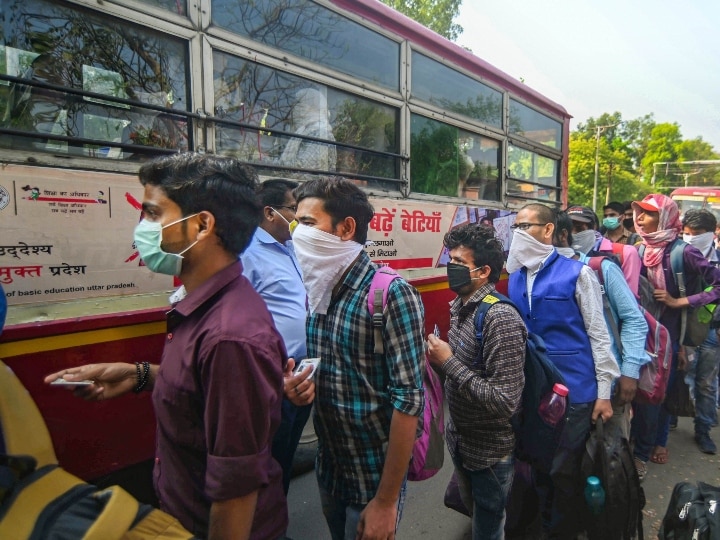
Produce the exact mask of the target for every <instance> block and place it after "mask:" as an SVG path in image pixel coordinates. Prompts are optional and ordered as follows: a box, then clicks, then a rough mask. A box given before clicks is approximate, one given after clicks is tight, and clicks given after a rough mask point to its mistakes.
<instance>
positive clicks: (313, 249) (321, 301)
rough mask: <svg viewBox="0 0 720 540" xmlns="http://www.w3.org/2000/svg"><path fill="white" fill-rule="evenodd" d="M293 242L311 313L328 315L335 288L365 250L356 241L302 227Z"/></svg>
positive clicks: (293, 237)
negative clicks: (348, 268)
mask: <svg viewBox="0 0 720 540" xmlns="http://www.w3.org/2000/svg"><path fill="white" fill-rule="evenodd" d="M292 240H293V247H294V248H295V256H296V257H297V260H298V264H299V265H300V270H301V271H302V274H303V281H304V283H305V289H307V293H308V304H309V305H310V311H311V312H312V313H317V314H319V315H325V314H327V310H328V307H329V306H330V299H331V297H332V290H333V287H335V285H336V284H337V282H338V280H339V279H340V276H342V274H343V272H344V271H345V270H346V269H347V267H348V266H350V264H351V263H352V262H353V261H354V260H355V259H356V258H357V256H358V254H359V253H360V251H362V248H363V247H362V245H361V244H358V243H357V242H355V241H353V240H341V239H340V238H338V237H337V236H335V235H334V234H330V233H327V232H325V231H321V230H320V229H316V228H315V227H309V226H308V225H303V224H302V223H300V224H298V226H297V227H295V231H294V232H293V235H292Z"/></svg>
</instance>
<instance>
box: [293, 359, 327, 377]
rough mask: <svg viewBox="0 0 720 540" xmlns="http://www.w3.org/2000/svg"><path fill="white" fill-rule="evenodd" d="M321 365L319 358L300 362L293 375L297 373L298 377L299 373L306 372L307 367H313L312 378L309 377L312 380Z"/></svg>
mask: <svg viewBox="0 0 720 540" xmlns="http://www.w3.org/2000/svg"><path fill="white" fill-rule="evenodd" d="M319 363H320V359H319V358H305V359H304V360H300V363H299V364H298V365H297V366H295V369H294V370H293V373H295V374H296V375H297V374H298V373H302V372H303V371H305V368H306V367H308V366H312V371H311V372H310V377H309V378H310V379H312V378H313V375H315V370H316V369H317V367H318V364H319Z"/></svg>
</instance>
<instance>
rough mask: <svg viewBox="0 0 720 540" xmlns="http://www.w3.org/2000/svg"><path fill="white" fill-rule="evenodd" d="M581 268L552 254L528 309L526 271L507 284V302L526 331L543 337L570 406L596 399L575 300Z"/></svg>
mask: <svg viewBox="0 0 720 540" xmlns="http://www.w3.org/2000/svg"><path fill="white" fill-rule="evenodd" d="M583 266H584V265H583V263H581V262H579V261H576V260H573V259H568V258H566V257H561V256H560V255H558V253H557V251H555V252H553V254H552V255H550V257H549V258H548V259H547V260H546V261H545V266H543V267H542V269H541V270H540V271H539V272H538V274H537V276H536V277H535V281H534V283H533V288H532V310H531V309H530V306H529V303H528V295H527V269H526V268H522V269H520V270H518V271H517V272H514V273H512V274H510V282H509V284H508V292H509V295H510V299H511V300H512V301H513V302H514V303H515V305H516V306H517V307H518V309H519V310H520V314H521V315H522V318H523V320H524V321H525V324H526V325H527V327H528V330H529V331H530V332H533V333H535V334H538V335H539V336H540V337H541V338H543V341H545V345H546V346H547V349H548V357H549V358H550V360H552V361H553V363H554V364H555V366H556V367H557V368H558V370H560V373H562V375H563V377H564V378H565V382H566V384H567V386H568V388H569V389H570V396H569V397H570V402H571V403H588V402H591V401H595V400H596V399H597V379H596V378H595V363H594V362H593V357H592V350H591V348H590V338H588V335H587V332H586V331H585V322H584V320H583V318H582V313H580V307H579V306H578V304H577V302H576V300H575V286H576V284H577V279H578V276H579V275H580V270H581V269H582V267H583Z"/></svg>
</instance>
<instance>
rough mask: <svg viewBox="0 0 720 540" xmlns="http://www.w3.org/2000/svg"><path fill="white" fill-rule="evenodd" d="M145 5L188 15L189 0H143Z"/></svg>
mask: <svg viewBox="0 0 720 540" xmlns="http://www.w3.org/2000/svg"><path fill="white" fill-rule="evenodd" d="M142 2H143V4H147V5H150V6H155V7H159V8H162V9H166V10H168V11H172V12H173V13H177V14H178V15H187V0H142Z"/></svg>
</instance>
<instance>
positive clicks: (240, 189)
mask: <svg viewBox="0 0 720 540" xmlns="http://www.w3.org/2000/svg"><path fill="white" fill-rule="evenodd" d="M138 176H139V177H140V183H141V184H142V185H143V186H146V185H151V186H157V187H159V188H160V189H162V190H163V192H164V193H165V195H166V196H167V198H168V199H170V200H171V201H173V202H174V203H175V204H177V205H178V206H179V207H180V211H181V212H182V215H183V216H189V215H191V214H195V213H198V212H203V211H207V212H210V213H211V214H212V215H213V216H214V217H215V233H216V234H217V236H218V238H219V239H220V242H221V244H222V246H223V248H225V250H227V251H228V252H230V253H232V254H234V255H238V254H240V253H242V252H243V251H244V250H245V248H246V247H247V246H248V244H249V243H250V240H251V239H252V235H253V234H254V232H255V229H256V228H257V226H258V224H259V223H260V221H261V219H262V206H260V203H259V202H258V199H257V197H256V195H255V190H256V189H257V186H258V177H257V173H256V172H255V170H254V169H253V168H252V167H250V166H249V165H245V164H243V163H240V162H239V161H238V160H236V159H234V158H229V157H220V156H215V155H212V154H198V153H193V152H185V153H182V154H172V155H169V156H162V157H159V158H157V159H154V160H152V161H150V162H148V163H145V164H144V165H143V166H142V167H140V171H139V173H138Z"/></svg>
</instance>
